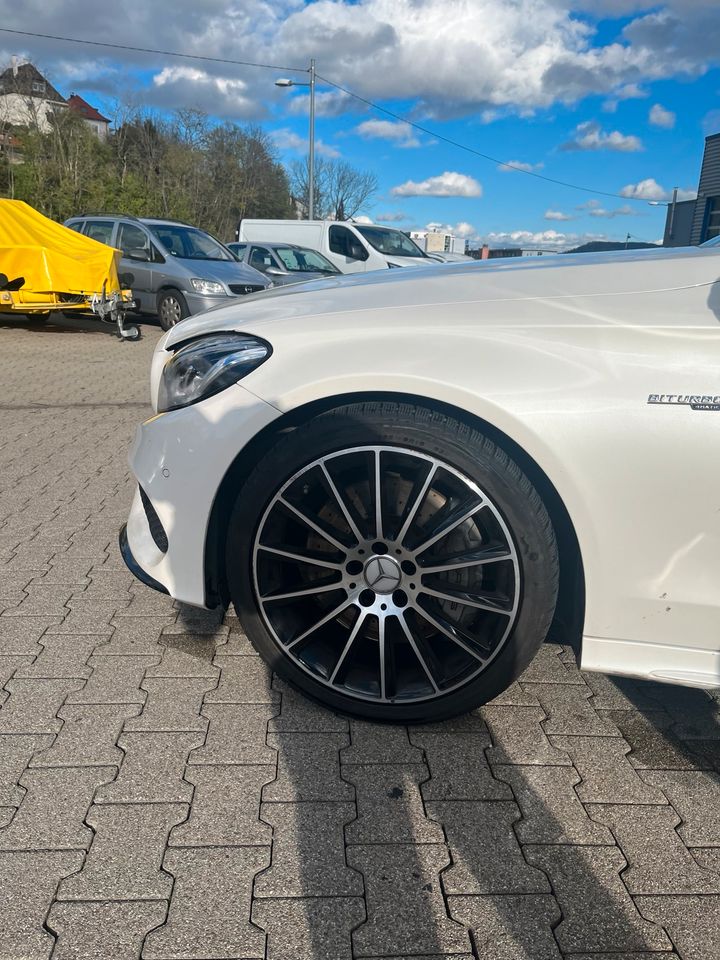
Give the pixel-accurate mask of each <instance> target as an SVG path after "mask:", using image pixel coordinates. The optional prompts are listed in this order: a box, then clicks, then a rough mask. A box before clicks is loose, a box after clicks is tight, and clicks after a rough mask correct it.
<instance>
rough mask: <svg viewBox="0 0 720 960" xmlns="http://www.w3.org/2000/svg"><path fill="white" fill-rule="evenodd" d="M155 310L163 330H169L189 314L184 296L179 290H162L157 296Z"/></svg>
mask: <svg viewBox="0 0 720 960" xmlns="http://www.w3.org/2000/svg"><path fill="white" fill-rule="evenodd" d="M157 312H158V319H159V320H160V326H161V327H162V328H163V330H169V329H170V327H174V326H175V324H176V323H180V321H181V320H184V319H185V317H189V316H190V311H189V310H188V305H187V302H186V300H185V297H184V296H183V295H182V294H181V293H180V291H179V290H163V291H162V293H160V295H159V296H158V301H157Z"/></svg>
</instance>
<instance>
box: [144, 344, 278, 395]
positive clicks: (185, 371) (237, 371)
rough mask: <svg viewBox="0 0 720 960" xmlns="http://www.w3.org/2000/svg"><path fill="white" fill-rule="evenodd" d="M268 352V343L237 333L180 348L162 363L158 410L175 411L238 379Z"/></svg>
mask: <svg viewBox="0 0 720 960" xmlns="http://www.w3.org/2000/svg"><path fill="white" fill-rule="evenodd" d="M271 353H272V350H271V348H270V346H269V344H267V343H265V342H264V341H263V340H259V339H258V338H257V337H250V336H245V335H244V334H239V333H226V334H216V335H214V336H208V337H201V338H200V339H199V340H193V341H192V342H191V343H188V344H187V346H185V347H181V348H180V349H179V350H178V351H177V352H176V353H175V354H174V355H173V356H172V357H171V358H170V359H169V360H168V361H167V363H166V364H165V366H164V368H163V372H162V376H161V377H160V389H159V391H158V413H165V412H166V411H168V410H177V409H178V407H187V406H190V404H192V403H198V401H200V400H204V399H205V398H206V397H211V396H212V395H213V394H215V393H220V391H221V390H225V388H226V387H229V386H232V384H233V383H237V382H238V380H242V378H243V377H245V376H247V375H248V373H250V372H251V371H252V370H254V369H255V368H256V367H259V366H260V364H261V363H262V362H263V361H264V360H267V358H268V357H269V356H270V354H271Z"/></svg>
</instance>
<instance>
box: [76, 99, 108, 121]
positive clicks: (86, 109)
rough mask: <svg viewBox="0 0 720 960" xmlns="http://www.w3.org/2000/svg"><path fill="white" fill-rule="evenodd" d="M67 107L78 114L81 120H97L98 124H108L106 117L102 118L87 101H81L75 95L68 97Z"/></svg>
mask: <svg viewBox="0 0 720 960" xmlns="http://www.w3.org/2000/svg"><path fill="white" fill-rule="evenodd" d="M68 106H69V107H70V109H71V110H74V111H75V112H76V113H79V114H80V116H81V117H82V118H83V120H97V121H98V123H110V121H109V120H108V118H107V117H104V116H103V115H102V114H101V113H100V112H99V111H97V110H96V109H95V107H91V106H90V104H89V103H88V102H87V100H83V98H82V97H81V96H79V95H78V94H77V93H71V94H70V96H69V97H68Z"/></svg>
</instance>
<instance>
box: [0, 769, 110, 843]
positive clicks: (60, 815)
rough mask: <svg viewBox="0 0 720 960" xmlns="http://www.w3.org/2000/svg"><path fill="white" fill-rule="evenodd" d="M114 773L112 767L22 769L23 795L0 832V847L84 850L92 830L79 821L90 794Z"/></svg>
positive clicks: (90, 839)
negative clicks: (11, 816) (7, 823)
mask: <svg viewBox="0 0 720 960" xmlns="http://www.w3.org/2000/svg"><path fill="white" fill-rule="evenodd" d="M116 773H117V771H116V769H115V768H114V767H85V768H78V769H75V768H72V769H47V770H26V771H25V773H24V774H23V775H22V777H21V778H20V785H21V786H22V787H24V788H25V790H27V796H25V798H24V799H23V801H22V803H21V805H20V807H19V809H18V812H17V813H16V814H15V817H14V818H13V820H12V822H11V823H10V825H9V826H8V827H6V828H5V829H4V830H2V831H1V832H0V850H68V849H86V848H87V847H89V846H90V842H91V841H92V833H91V831H90V830H89V829H88V828H87V827H86V826H85V825H84V823H83V821H84V819H85V815H86V813H87V811H88V809H89V807H90V804H91V803H92V799H93V794H94V793H95V791H96V790H97V789H98V787H100V786H101V785H102V784H104V783H108V781H110V780H112V778H113V777H114V776H115V774H116Z"/></svg>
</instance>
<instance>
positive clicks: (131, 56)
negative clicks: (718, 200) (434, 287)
mask: <svg viewBox="0 0 720 960" xmlns="http://www.w3.org/2000/svg"><path fill="white" fill-rule="evenodd" d="M0 23H1V24H2V25H3V26H5V27H9V28H12V29H16V30H30V31H32V30H34V29H36V30H37V29H41V30H42V32H44V33H52V34H59V35H63V36H72V37H78V38H85V39H91V40H105V39H107V40H108V41H109V42H113V43H121V44H128V45H131V46H143V47H156V48H157V47H159V48H162V49H165V50H174V51H180V52H187V53H191V54H194V55H195V56H210V57H219V58H229V59H252V60H262V61H264V62H268V63H278V64H281V65H285V66H298V67H303V66H306V65H307V63H308V61H309V57H311V56H315V57H316V59H317V69H318V72H319V73H320V74H321V75H322V76H324V77H327V78H329V79H331V80H333V81H335V82H336V83H338V84H340V85H342V86H345V87H347V88H349V89H350V90H353V91H355V92H357V93H358V94H360V95H361V96H363V97H365V98H367V99H369V100H372V101H374V102H376V103H379V104H380V105H382V106H384V107H386V108H387V109H388V110H390V111H392V112H393V113H396V114H399V115H401V116H407V117H410V118H412V119H413V120H416V121H417V122H418V123H420V124H421V125H423V126H426V127H428V128H429V129H431V130H433V131H436V132H437V133H438V134H439V135H441V136H444V137H448V138H450V139H454V140H457V141H460V142H461V143H463V144H466V145H468V146H470V147H473V148H475V149H476V150H478V151H480V152H483V153H486V154H490V155H492V156H493V157H496V158H498V159H500V160H503V161H507V162H513V163H518V164H521V165H527V166H528V167H529V168H531V169H533V170H534V171H535V172H537V173H539V174H542V175H545V176H547V177H550V178H553V179H558V180H566V181H570V182H572V183H576V184H579V185H582V186H586V187H592V188H594V189H595V190H598V191H605V192H607V193H610V194H618V196H616V197H610V196H602V195H599V194H593V193H590V192H583V191H579V190H573V189H568V188H565V187H561V186H559V185H555V184H552V183H549V182H546V181H543V180H540V179H537V178H535V177H531V176H527V175H525V174H523V173H521V172H517V171H507V170H501V169H498V167H497V164H495V163H492V162H489V161H486V160H483V159H481V158H479V157H476V156H473V155H471V154H469V153H467V152H464V151H462V150H459V149H457V148H456V147H453V146H451V145H450V144H447V143H444V142H442V141H439V140H437V139H435V138H433V137H432V136H428V135H426V134H423V133H419V132H417V131H414V130H412V128H408V127H405V126H403V125H402V124H399V123H397V122H396V121H393V120H391V119H390V118H388V117H387V116H383V115H382V114H381V113H378V112H376V111H373V110H371V109H369V108H367V107H365V106H364V105H363V104H361V103H359V102H357V101H353V100H352V99H348V98H346V97H343V96H342V95H339V94H338V93H337V91H336V90H334V89H333V88H332V87H328V86H327V85H325V84H322V83H319V84H318V118H317V125H316V137H317V142H318V148H319V152H320V153H321V154H324V155H326V156H330V157H332V156H337V157H340V158H342V159H343V160H347V161H348V162H350V163H352V164H353V165H355V166H357V167H359V168H362V169H371V170H373V171H374V172H375V173H376V174H377V176H378V180H379V183H380V192H379V194H378V196H377V197H376V199H375V201H374V202H373V203H372V204H371V205H369V206H368V208H367V209H366V210H364V211H363V213H364V214H365V215H367V216H369V217H370V218H372V219H378V220H379V219H383V218H387V219H386V220H385V222H392V223H396V224H397V225H398V226H400V227H402V228H403V229H409V228H416V227H423V226H425V225H427V224H429V223H439V224H448V225H450V226H452V227H454V228H456V229H457V230H458V232H460V233H461V234H464V235H466V236H467V237H468V238H470V239H471V240H473V241H477V240H489V241H490V242H491V243H493V244H494V245H505V244H510V243H521V244H523V245H525V246H543V247H549V248H559V249H562V248H563V247H567V246H571V245H573V244H574V243H576V242H578V241H582V240H584V239H587V238H589V237H602V238H610V239H617V238H624V237H625V235H626V233H630V234H631V235H632V236H633V237H634V238H638V239H642V240H648V241H655V240H657V239H659V238H660V237H661V235H662V228H663V224H664V217H665V210H664V208H663V207H653V206H650V205H649V204H648V203H647V201H648V200H651V199H654V200H660V201H665V200H667V199H668V196H669V192H670V191H671V190H672V188H673V187H675V186H677V187H678V188H680V190H681V196H688V195H690V192H691V191H692V189H693V188H694V187H695V186H696V185H697V177H698V172H699V168H700V162H701V159H702V147H703V137H704V136H705V135H706V134H707V133H713V132H719V131H720V102H719V96H718V95H719V93H720V69H719V68H720V47H718V46H717V37H718V35H719V34H720V3H719V2H718V0H664V2H659V3H652V2H648V0H354V2H351V0H275V2H273V3H270V2H267V0H234V2H232V0H193V2H192V3H191V2H187V0H175V2H173V3H168V2H166V0H155V2H153V3H152V4H148V3H147V2H144V3H141V2H140V0H126V5H125V10H124V12H123V14H122V15H121V16H118V15H117V13H116V12H113V11H112V10H110V9H109V8H106V9H101V8H99V5H97V4H96V2H95V0H63V2H56V3H54V4H53V5H52V8H51V10H50V12H48V11H47V5H46V4H45V3H44V2H41V0H25V2H24V3H23V4H22V5H17V4H14V3H10V2H9V0H0ZM38 24H40V25H41V26H40V27H38ZM12 54H17V55H19V56H20V57H21V58H28V59H32V60H33V62H35V63H36V64H37V65H38V66H39V67H40V69H42V70H43V71H44V72H45V73H46V74H47V75H48V77H49V78H50V79H51V80H52V81H53V82H54V83H55V85H56V86H57V87H58V88H59V89H60V90H61V91H62V92H63V93H65V94H66V95H69V93H70V92H71V91H72V92H76V93H80V94H81V95H82V96H84V97H85V98H86V99H88V100H89V101H90V102H91V103H93V104H95V105H97V106H99V107H101V108H104V109H105V110H107V111H108V113H109V114H110V115H112V114H114V112H115V111H116V110H117V102H118V101H130V102H132V103H134V104H135V105H143V106H146V107H147V108H148V109H151V110H157V111H160V112H162V111H165V110H168V109H172V108H174V107H183V106H200V107H202V108H204V109H205V110H207V111H208V112H209V113H211V114H212V115H213V116H215V117H216V118H217V119H218V120H224V119H232V120H237V121H239V122H243V123H244V122H254V123H260V124H261V125H262V126H263V127H264V128H265V129H266V131H267V132H268V133H270V134H271V135H272V136H273V137H274V139H275V142H276V144H277V149H278V151H279V154H280V156H281V158H282V159H283V160H287V161H291V160H293V159H296V158H298V157H302V156H304V154H305V151H306V149H307V139H306V138H307V100H306V97H305V96H304V91H302V90H301V89H300V88H297V89H295V90H282V89H279V88H276V87H275V86H274V84H273V81H274V79H275V78H276V76H283V75H286V71H283V70H278V71H273V70H259V69H251V68H247V67H240V66H234V65H229V64H213V63H208V62H204V61H201V60H195V61H191V60H182V59H177V58H164V57H161V56H155V55H147V54H141V53H132V52H125V53H119V52H110V51H103V50H101V49H100V48H93V47H78V46H76V45H72V44H67V43H63V42H58V41H50V40H46V39H38V38H29V37H19V36H14V37H13V36H9V35H7V34H2V33H0V60H2V61H8V60H9V58H10V56H11V55H12ZM293 75H294V76H297V77H299V78H300V79H302V77H301V75H299V74H293Z"/></svg>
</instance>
